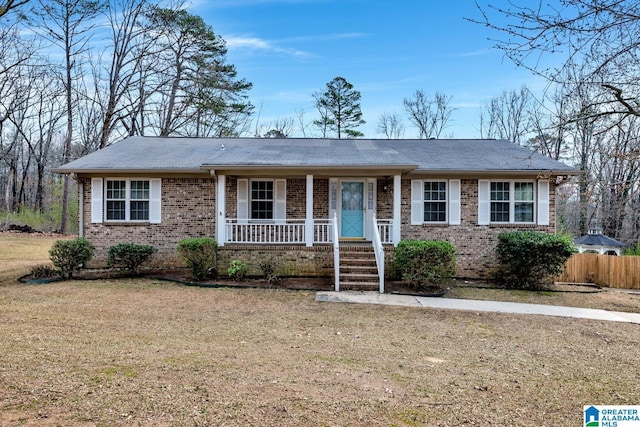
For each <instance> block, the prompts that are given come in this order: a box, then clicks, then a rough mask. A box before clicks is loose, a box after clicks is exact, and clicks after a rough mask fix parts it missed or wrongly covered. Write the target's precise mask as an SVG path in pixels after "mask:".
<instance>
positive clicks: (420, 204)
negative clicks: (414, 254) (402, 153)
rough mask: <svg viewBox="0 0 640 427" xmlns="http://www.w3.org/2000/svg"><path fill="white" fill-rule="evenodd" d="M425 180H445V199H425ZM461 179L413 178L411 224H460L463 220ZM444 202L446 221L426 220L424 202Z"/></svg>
mask: <svg viewBox="0 0 640 427" xmlns="http://www.w3.org/2000/svg"><path fill="white" fill-rule="evenodd" d="M425 182H444V183H446V188H445V197H446V199H445V200H440V201H437V200H424V183H425ZM460 192H461V180H459V179H437V178H432V179H413V180H411V225H447V224H448V225H460V222H461V212H460V208H461V203H460ZM432 201H433V202H444V203H445V220H444V221H425V220H424V204H425V203H426V202H432Z"/></svg>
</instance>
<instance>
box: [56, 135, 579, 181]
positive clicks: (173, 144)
mask: <svg viewBox="0 0 640 427" xmlns="http://www.w3.org/2000/svg"><path fill="white" fill-rule="evenodd" d="M248 167H264V168H269V169H278V168H299V169H307V170H311V169H314V168H316V169H323V168H325V169H326V168H336V169H340V168H345V169H346V168H371V169H376V168H382V169H384V168H386V169H397V170H401V171H403V172H409V171H440V172H460V171H465V172H531V173H534V172H546V173H550V174H552V175H573V174H575V173H577V171H576V169H574V168H572V167H569V166H567V165H565V164H563V163H560V162H557V161H555V160H553V159H550V158H548V157H545V156H542V155H541V154H538V153H534V152H533V151H531V150H529V149H526V148H523V147H521V146H519V145H516V144H514V143H511V142H508V141H504V140H486V139H484V140H480V139H446V140H445V139H435V140H424V139H418V140H416V139H403V140H386V139H300V138H277V139H276V138H273V139H272V138H172V137H170V138H162V137H129V138H126V139H124V140H122V141H120V142H118V143H115V144H113V145H111V146H109V147H106V148H104V149H102V150H99V151H96V152H94V153H91V154H89V155H87V156H84V157H81V158H79V159H77V160H74V161H72V162H70V163H68V164H66V165H63V166H60V167H58V168H55V169H54V172H58V173H109V172H119V173H122V172H132V173H142V172H144V173H148V172H158V173H160V172H170V173H179V172H196V171H202V170H203V169H205V170H206V169H215V170H223V169H233V168H248Z"/></svg>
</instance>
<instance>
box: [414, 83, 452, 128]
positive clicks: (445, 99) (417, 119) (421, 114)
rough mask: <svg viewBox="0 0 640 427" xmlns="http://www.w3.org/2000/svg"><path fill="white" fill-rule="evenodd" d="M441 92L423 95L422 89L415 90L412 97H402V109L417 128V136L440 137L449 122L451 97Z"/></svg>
mask: <svg viewBox="0 0 640 427" xmlns="http://www.w3.org/2000/svg"><path fill="white" fill-rule="evenodd" d="M452 98H453V97H451V96H447V95H445V94H444V93H442V92H436V93H434V94H433V97H432V98H431V97H428V96H427V95H425V93H424V91H423V90H422V89H420V90H416V92H415V93H414V94H413V97H412V98H405V99H404V109H405V111H406V112H407V114H408V115H409V120H410V121H411V123H413V125H414V126H416V127H417V128H418V134H419V138H425V139H428V138H440V135H441V134H442V132H443V131H444V130H445V129H446V128H447V127H448V126H449V125H450V124H451V114H452V113H453V112H454V111H455V108H452V107H451V99H452Z"/></svg>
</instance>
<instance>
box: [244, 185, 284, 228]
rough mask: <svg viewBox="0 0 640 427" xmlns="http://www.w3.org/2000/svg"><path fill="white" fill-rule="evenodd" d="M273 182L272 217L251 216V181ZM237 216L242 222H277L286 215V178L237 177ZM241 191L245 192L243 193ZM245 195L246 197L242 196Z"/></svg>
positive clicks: (282, 219)
mask: <svg viewBox="0 0 640 427" xmlns="http://www.w3.org/2000/svg"><path fill="white" fill-rule="evenodd" d="M265 181H269V182H273V219H260V218H255V219H254V218H251V201H252V200H253V199H252V197H251V183H252V182H265ZM237 191H238V193H237V197H238V199H237V216H238V220H239V221H242V222H244V223H247V222H252V223H278V222H283V221H285V220H286V216H287V180H286V179H281V178H251V179H248V178H239V179H238V184H237ZM242 192H245V193H246V194H245V195H243V194H242ZM244 196H246V198H245V197H244Z"/></svg>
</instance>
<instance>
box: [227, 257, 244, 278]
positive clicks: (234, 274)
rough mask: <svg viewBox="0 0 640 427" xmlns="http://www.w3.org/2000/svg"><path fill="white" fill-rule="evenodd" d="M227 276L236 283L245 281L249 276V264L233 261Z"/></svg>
mask: <svg viewBox="0 0 640 427" xmlns="http://www.w3.org/2000/svg"><path fill="white" fill-rule="evenodd" d="M227 274H228V275H229V277H231V278H232V279H233V280H235V281H239V280H242V279H244V276H246V275H247V264H245V263H244V262H242V261H238V260H237V259H234V260H233V261H231V265H230V266H229V268H228V269H227Z"/></svg>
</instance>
